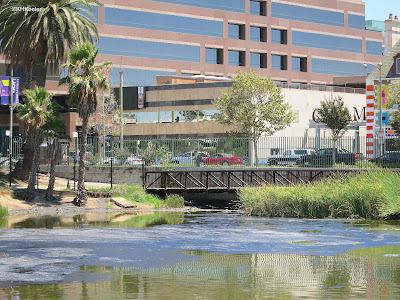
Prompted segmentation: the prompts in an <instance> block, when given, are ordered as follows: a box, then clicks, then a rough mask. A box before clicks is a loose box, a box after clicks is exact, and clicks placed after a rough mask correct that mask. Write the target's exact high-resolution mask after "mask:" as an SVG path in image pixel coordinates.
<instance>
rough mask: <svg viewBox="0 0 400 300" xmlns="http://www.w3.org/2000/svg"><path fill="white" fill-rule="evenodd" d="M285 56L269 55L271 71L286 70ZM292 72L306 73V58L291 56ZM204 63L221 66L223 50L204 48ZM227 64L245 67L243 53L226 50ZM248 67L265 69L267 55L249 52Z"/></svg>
mask: <svg viewBox="0 0 400 300" xmlns="http://www.w3.org/2000/svg"><path fill="white" fill-rule="evenodd" d="M287 59H288V58H287V55H274V54H272V55H271V69H274V70H287ZM291 59H292V71H296V72H307V58H306V57H295V56H292V58H291ZM206 63H208V64H223V63H224V59H223V50H222V49H214V48H206ZM228 64H229V65H231V66H246V54H245V51H236V50H228ZM250 67H252V68H267V54H266V53H257V52H250Z"/></svg>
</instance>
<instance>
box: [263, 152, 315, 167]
mask: <svg viewBox="0 0 400 300" xmlns="http://www.w3.org/2000/svg"><path fill="white" fill-rule="evenodd" d="M314 152H315V151H314V150H312V149H287V150H285V151H284V152H283V153H282V155H272V156H270V157H268V165H270V166H276V165H280V166H283V165H295V164H296V162H297V160H298V159H299V158H301V157H302V156H303V155H310V154H313V153H314Z"/></svg>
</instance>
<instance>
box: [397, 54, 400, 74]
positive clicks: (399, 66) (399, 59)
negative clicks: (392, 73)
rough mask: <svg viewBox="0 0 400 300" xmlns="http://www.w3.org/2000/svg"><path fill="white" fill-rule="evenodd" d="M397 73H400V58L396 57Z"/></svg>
mask: <svg viewBox="0 0 400 300" xmlns="http://www.w3.org/2000/svg"><path fill="white" fill-rule="evenodd" d="M396 74H398V75H400V58H399V57H398V58H396Z"/></svg>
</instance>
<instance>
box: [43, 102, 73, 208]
mask: <svg viewBox="0 0 400 300" xmlns="http://www.w3.org/2000/svg"><path fill="white" fill-rule="evenodd" d="M58 108H61V106H59V105H56V106H54V108H53V113H52V114H49V119H48V120H47V121H46V124H44V126H43V132H44V136H45V137H46V138H47V141H48V143H47V153H48V157H49V159H50V170H49V184H48V186H47V190H46V200H47V201H52V200H54V195H53V192H54V183H55V181H56V162H57V160H58V159H59V158H60V154H61V143H60V139H61V138H62V139H67V140H70V137H69V136H67V135H65V134H64V133H63V132H64V130H65V121H64V120H63V119H61V116H60V114H59V112H58V110H57V109H58ZM54 109H55V110H54Z"/></svg>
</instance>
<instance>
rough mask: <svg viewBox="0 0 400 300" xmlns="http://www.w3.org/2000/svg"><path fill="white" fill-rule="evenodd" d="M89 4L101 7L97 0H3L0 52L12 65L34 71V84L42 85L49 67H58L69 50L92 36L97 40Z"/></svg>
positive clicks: (0, 11)
mask: <svg viewBox="0 0 400 300" xmlns="http://www.w3.org/2000/svg"><path fill="white" fill-rule="evenodd" d="M90 3H95V4H97V5H100V3H99V2H98V1H97V0H12V1H5V3H4V4H3V6H2V7H1V8H0V24H1V25H2V26H1V27H0V40H1V43H0V52H1V53H3V54H5V56H6V57H7V58H9V59H10V63H11V65H13V66H15V65H23V66H24V67H25V68H26V69H27V70H28V71H29V70H30V71H32V68H35V69H36V71H37V78H36V85H38V86H44V85H45V83H46V75H47V66H48V65H50V66H53V67H58V64H59V63H60V62H63V61H65V58H66V57H65V54H66V51H67V50H68V49H70V48H73V47H74V46H76V45H77V44H79V43H82V42H93V35H94V36H95V37H96V40H98V32H97V28H96V25H95V24H94V23H93V21H92V20H91V18H94V16H93V14H92V13H91V6H90ZM21 7H23V8H27V9H26V10H21V9H20V8H21ZM29 9H32V11H30V10H29Z"/></svg>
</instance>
